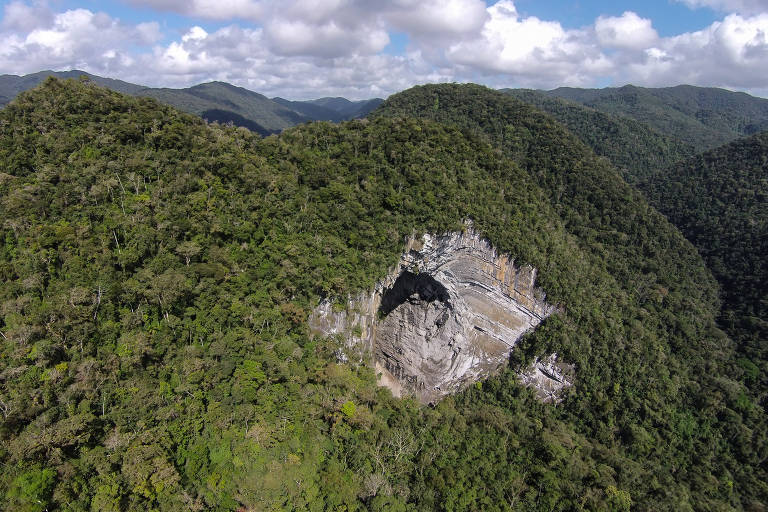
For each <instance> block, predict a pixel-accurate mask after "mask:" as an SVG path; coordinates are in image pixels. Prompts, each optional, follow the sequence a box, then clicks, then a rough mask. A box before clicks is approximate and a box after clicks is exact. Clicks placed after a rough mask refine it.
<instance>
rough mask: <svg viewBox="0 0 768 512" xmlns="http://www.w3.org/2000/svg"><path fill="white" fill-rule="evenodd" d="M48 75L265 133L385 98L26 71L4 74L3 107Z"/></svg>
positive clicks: (355, 113) (336, 116) (340, 115)
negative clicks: (271, 94) (306, 96)
mask: <svg viewBox="0 0 768 512" xmlns="http://www.w3.org/2000/svg"><path fill="white" fill-rule="evenodd" d="M49 76H55V77H57V78H62V79H66V78H79V77H82V76H85V77H87V78H88V79H89V80H90V81H92V82H94V83H96V84H98V85H101V86H103V87H107V88H109V89H112V90H114V91H117V92H122V93H125V94H131V95H133V96H148V97H151V98H155V99H157V100H159V101H161V102H163V103H166V104H168V105H171V106H174V107H176V108H178V109H181V110H183V111H185V112H189V113H192V114H196V115H198V116H200V117H202V118H204V119H206V120H208V121H211V122H213V121H216V122H219V123H232V124H234V125H236V126H243V127H245V128H248V129H249V130H252V131H255V132H257V133H259V134H261V135H269V134H272V133H279V132H281V131H282V130H284V129H286V128H289V127H291V126H296V125H298V124H301V123H305V122H308V121H332V122H336V123H337V122H341V121H344V120H347V119H355V118H359V117H363V116H365V115H366V114H368V112H370V111H371V110H373V109H374V108H376V107H377V106H378V105H379V104H381V102H382V101H384V100H382V99H380V98H375V99H371V100H362V101H350V100H347V99H345V98H321V99H318V100H311V101H291V100H286V99H283V98H275V99H274V100H271V99H269V98H267V97H266V96H264V95H262V94H259V93H256V92H253V91H250V90H248V89H244V88H242V87H236V86H234V85H231V84H228V83H226V82H209V83H204V84H199V85H195V86H193V87H188V88H186V89H171V88H152V87H146V86H143V85H137V84H132V83H128V82H123V81H121V80H114V79H111V78H104V77H100V76H97V75H92V74H90V73H87V72H85V71H79V70H73V71H50V70H48V71H40V72H38V73H33V74H30V75H25V76H16V75H2V76H0V107H4V106H5V105H7V104H8V103H9V102H10V101H11V100H12V99H13V98H15V97H16V96H17V95H18V94H19V93H21V92H23V91H26V90H28V89H31V88H33V87H35V86H37V85H38V84H40V83H41V82H42V81H43V80H45V79H46V78H47V77H49Z"/></svg>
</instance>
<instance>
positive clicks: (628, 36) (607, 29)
mask: <svg viewBox="0 0 768 512" xmlns="http://www.w3.org/2000/svg"><path fill="white" fill-rule="evenodd" d="M595 33H596V35H597V42H598V43H599V44H600V46H602V47H606V48H625V49H633V50H637V49H643V48H649V47H650V46H652V45H653V43H655V42H656V40H657V39H658V38H659V35H658V34H657V33H656V30H654V28H653V27H652V26H651V20H649V19H646V18H641V17H640V16H638V15H637V14H635V13H634V12H631V11H627V12H625V13H624V14H622V15H621V16H619V17H605V16H600V17H599V18H597V21H595Z"/></svg>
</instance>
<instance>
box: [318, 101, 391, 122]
mask: <svg viewBox="0 0 768 512" xmlns="http://www.w3.org/2000/svg"><path fill="white" fill-rule="evenodd" d="M306 103H311V104H313V105H318V106H321V107H325V108H327V109H330V110H333V111H335V112H338V113H339V114H340V115H342V116H344V118H345V119H357V118H361V117H365V116H366V115H368V113H370V112H373V110H374V109H375V108H376V107H378V106H379V105H381V104H382V103H384V100H383V99H381V98H374V99H371V100H360V101H349V100H348V99H346V98H338V97H336V98H320V99H317V100H310V101H307V102H306Z"/></svg>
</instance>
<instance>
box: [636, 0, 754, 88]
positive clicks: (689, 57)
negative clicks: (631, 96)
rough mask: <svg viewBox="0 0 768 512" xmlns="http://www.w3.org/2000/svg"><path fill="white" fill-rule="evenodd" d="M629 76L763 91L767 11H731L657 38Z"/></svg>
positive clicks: (651, 81)
mask: <svg viewBox="0 0 768 512" xmlns="http://www.w3.org/2000/svg"><path fill="white" fill-rule="evenodd" d="M625 76H626V77H627V78H628V79H630V80H635V81H637V82H639V83H643V84H647V85H655V86H660V85H668V84H670V83H690V84H696V85H714V86H722V87H731V88H746V89H754V90H763V91H764V90H765V89H766V84H768V14H760V15H756V16H752V17H743V16H741V15H738V14H731V15H729V16H726V18H725V19H724V20H723V21H721V22H716V23H713V24H712V25H711V26H709V27H707V28H705V29H704V30H700V31H697V32H689V33H685V34H681V35H678V36H675V37H670V38H665V39H662V40H660V41H659V44H658V45H657V46H654V47H652V48H649V49H647V51H646V52H645V55H644V58H643V59H642V60H640V61H638V62H635V63H632V64H631V65H630V66H628V67H627V70H626V74H625Z"/></svg>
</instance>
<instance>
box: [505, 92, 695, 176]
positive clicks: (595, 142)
mask: <svg viewBox="0 0 768 512" xmlns="http://www.w3.org/2000/svg"><path fill="white" fill-rule="evenodd" d="M501 92H504V93H505V94H509V95H511V96H514V97H515V98H517V99H519V100H521V101H524V102H525V103H528V104H530V105H533V106H534V107H536V108H538V109H539V110H542V111H544V112H546V113H548V114H549V115H551V116H552V117H554V118H555V119H556V120H557V121H558V122H560V123H562V124H563V125H564V126H565V127H566V128H568V129H569V130H570V131H571V133H573V134H574V135H576V136H577V137H578V138H579V139H581V141H582V142H583V143H584V144H586V145H587V146H589V147H590V148H592V150H593V151H594V152H595V153H596V154H598V155H600V156H604V157H606V158H607V159H608V160H610V161H611V163H612V164H613V165H614V166H616V168H617V169H619V171H621V174H622V176H623V177H624V179H625V180H627V181H628V182H630V183H635V182H637V181H638V180H639V179H641V178H643V177H645V176H647V175H648V174H649V173H651V172H653V171H654V170H656V169H662V168H666V167H669V166H670V165H672V164H674V163H677V162H679V161H681V160H684V159H686V158H688V157H691V156H693V154H694V149H693V147H692V146H690V145H688V144H685V143H683V142H680V141H679V140H678V139H676V138H674V137H669V136H666V135H662V134H661V133H659V132H657V131H656V130H654V129H653V128H651V127H650V126H649V125H647V124H644V123H641V122H638V121H635V120H634V119H630V118H627V117H623V116H617V115H609V114H606V113H604V112H600V111H598V110H595V109H592V108H589V107H585V106H583V105H581V104H578V103H576V102H572V101H568V100H563V99H561V98H553V97H551V96H549V95H548V94H547V93H544V92H542V91H534V90H530V89H503V90H502V91H501Z"/></svg>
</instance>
